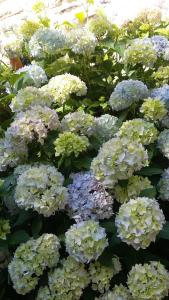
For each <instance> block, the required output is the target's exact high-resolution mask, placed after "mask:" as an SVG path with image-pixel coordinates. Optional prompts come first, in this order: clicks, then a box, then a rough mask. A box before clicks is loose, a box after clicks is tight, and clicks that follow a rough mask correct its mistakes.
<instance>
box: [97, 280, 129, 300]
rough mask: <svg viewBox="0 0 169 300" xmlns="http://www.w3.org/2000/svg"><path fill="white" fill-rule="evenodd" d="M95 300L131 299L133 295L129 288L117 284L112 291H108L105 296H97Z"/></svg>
mask: <svg viewBox="0 0 169 300" xmlns="http://www.w3.org/2000/svg"><path fill="white" fill-rule="evenodd" d="M95 300H131V295H130V293H129V291H128V289H127V288H126V287H125V286H123V285H122V284H120V285H115V286H114V288H113V290H112V291H108V292H107V293H106V294H104V295H103V296H100V297H99V298H95Z"/></svg>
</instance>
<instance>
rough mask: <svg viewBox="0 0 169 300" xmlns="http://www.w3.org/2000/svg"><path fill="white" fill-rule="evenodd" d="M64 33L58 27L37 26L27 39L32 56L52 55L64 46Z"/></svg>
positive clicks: (65, 42)
mask: <svg viewBox="0 0 169 300" xmlns="http://www.w3.org/2000/svg"><path fill="white" fill-rule="evenodd" d="M66 40H67V39H66V35H65V34H64V33H63V31H61V30H60V29H50V28H43V27H42V28H39V29H38V30H37V31H36V32H35V33H34V35H33V36H32V37H31V39H30V41H29V49H30V53H31V55H32V56H33V57H40V58H42V57H45V56H46V55H54V54H55V53H56V51H57V50H58V49H62V48H64V47H65V46H66V44H67V41H66Z"/></svg>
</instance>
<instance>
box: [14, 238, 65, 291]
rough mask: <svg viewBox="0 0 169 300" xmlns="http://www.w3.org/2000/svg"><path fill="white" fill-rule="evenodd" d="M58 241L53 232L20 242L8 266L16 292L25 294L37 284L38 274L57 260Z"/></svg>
mask: <svg viewBox="0 0 169 300" xmlns="http://www.w3.org/2000/svg"><path fill="white" fill-rule="evenodd" d="M59 248H60V243H59V240H58V238H57V236H55V235H54V234H47V233H45V234H43V235H42V236H40V237H39V238H38V239H31V240H29V241H27V242H26V243H23V244H21V245H20V246H19V247H18V248H17V249H16V251H15V254H14V257H13V259H12V261H11V262H10V264H9V266H8V271H9V274H10V277H11V280H12V282H13V287H14V289H15V290H16V292H17V293H18V294H21V295H25V294H27V293H29V292H30V291H31V290H33V289H34V288H35V287H36V285H37V284H38V280H39V276H41V275H42V274H43V271H44V270H45V269H46V268H48V267H49V268H52V267H54V266H56V265H57V263H58V261H59Z"/></svg>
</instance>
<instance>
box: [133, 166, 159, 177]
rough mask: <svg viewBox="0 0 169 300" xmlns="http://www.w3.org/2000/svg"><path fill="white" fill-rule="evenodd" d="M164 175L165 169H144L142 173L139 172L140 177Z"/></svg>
mask: <svg viewBox="0 0 169 300" xmlns="http://www.w3.org/2000/svg"><path fill="white" fill-rule="evenodd" d="M162 173H163V169H160V168H154V167H145V168H142V169H141V171H139V172H137V174H138V175H143V176H152V175H160V174H162Z"/></svg>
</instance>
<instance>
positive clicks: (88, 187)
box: [68, 172, 113, 221]
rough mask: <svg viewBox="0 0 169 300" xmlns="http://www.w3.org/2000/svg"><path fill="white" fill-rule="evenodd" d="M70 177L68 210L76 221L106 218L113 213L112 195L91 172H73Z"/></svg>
mask: <svg viewBox="0 0 169 300" xmlns="http://www.w3.org/2000/svg"><path fill="white" fill-rule="evenodd" d="M72 178H73V183H72V184H69V185H68V192H69V200H68V207H69V210H68V211H69V214H70V215H71V216H73V217H74V219H75V220H76V221H79V220H80V221H82V220H87V219H96V220H99V219H107V218H110V217H111V216H112V215H113V207H112V205H113V198H112V196H111V195H109V194H108V193H107V192H106V190H105V188H104V186H103V184H102V183H101V182H99V181H98V180H97V179H96V178H95V177H94V175H93V174H92V173H91V172H80V173H77V174H73V175H72Z"/></svg>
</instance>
